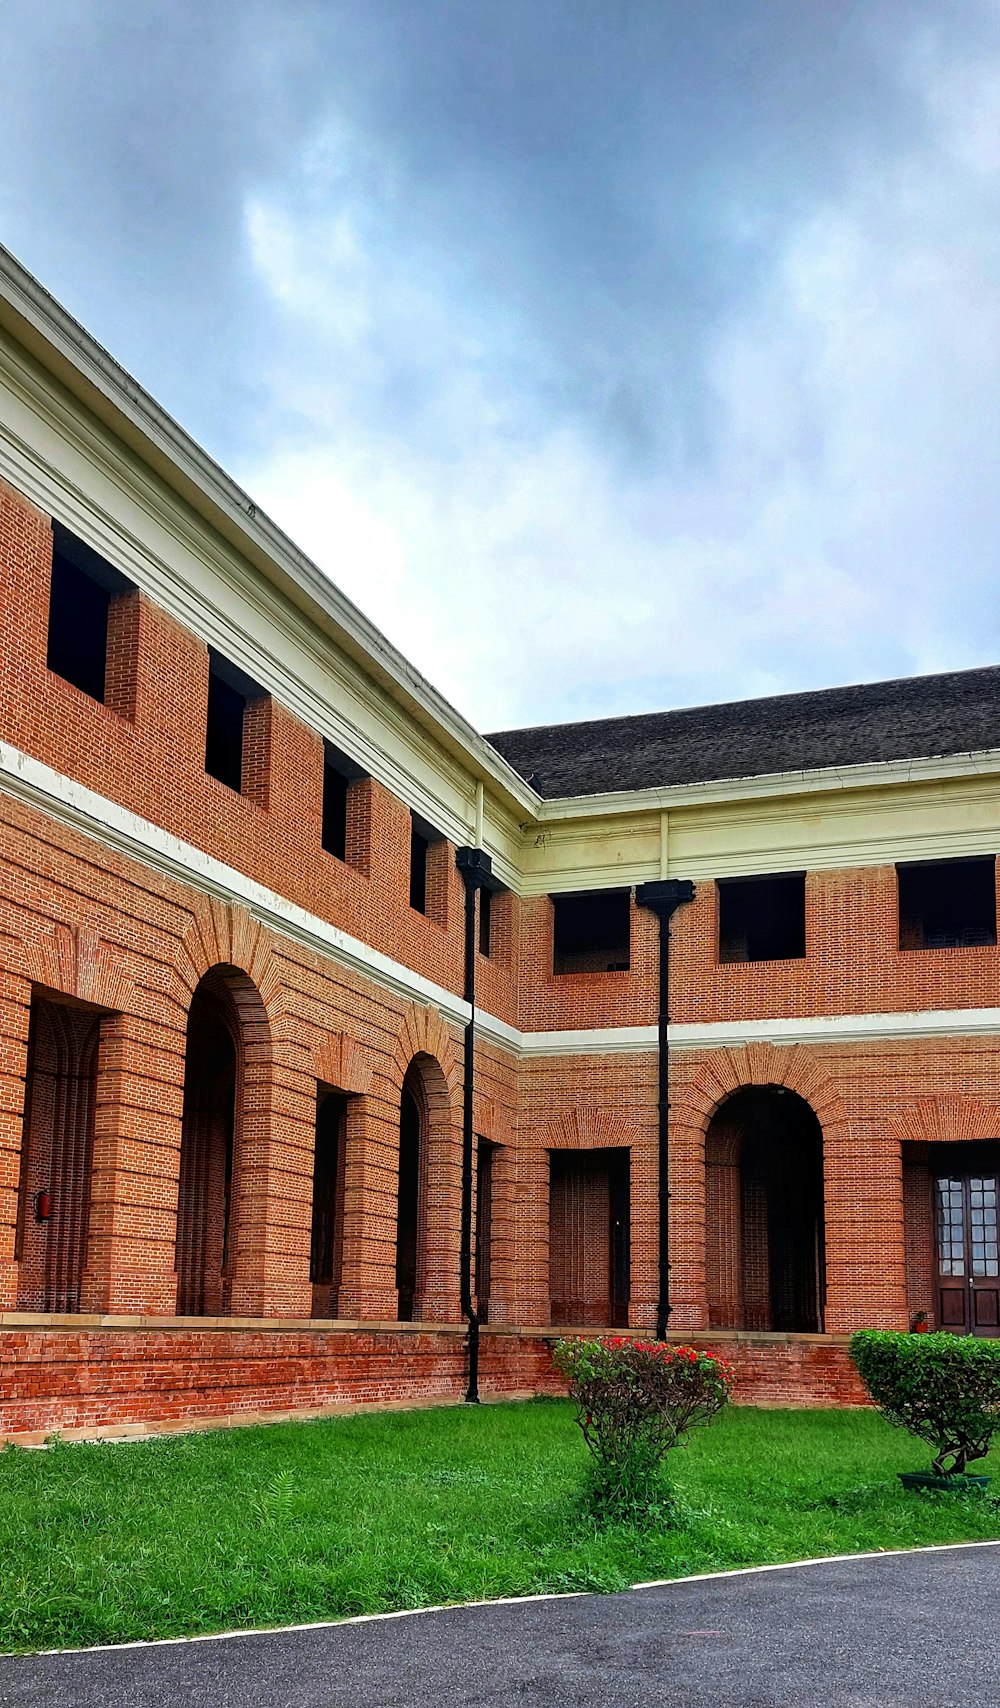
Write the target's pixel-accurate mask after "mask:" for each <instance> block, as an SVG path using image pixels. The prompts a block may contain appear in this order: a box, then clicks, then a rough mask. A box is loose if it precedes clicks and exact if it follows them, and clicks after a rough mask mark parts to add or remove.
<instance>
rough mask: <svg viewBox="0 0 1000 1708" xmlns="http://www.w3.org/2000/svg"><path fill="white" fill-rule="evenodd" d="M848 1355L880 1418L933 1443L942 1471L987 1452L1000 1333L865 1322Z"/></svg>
mask: <svg viewBox="0 0 1000 1708" xmlns="http://www.w3.org/2000/svg"><path fill="white" fill-rule="evenodd" d="M851 1357H852V1358H853V1360H854V1363H855V1365H856V1366H857V1369H858V1373H859V1375H860V1377H861V1380H862V1381H863V1382H864V1384H865V1387H866V1388H867V1389H868V1392H869V1394H870V1395H871V1397H872V1399H873V1400H874V1402H875V1404H876V1405H877V1406H878V1409H879V1411H880V1412H881V1413H882V1415H883V1417H886V1418H888V1420H889V1422H890V1423H895V1424H897V1425H898V1426H899V1428H901V1429H908V1430H909V1432H910V1434H911V1435H916V1436H918V1437H919V1438H920V1440H922V1441H929V1442H930V1443H931V1445H932V1447H934V1448H935V1449H936V1452H935V1457H934V1462H933V1469H934V1470H935V1471H936V1472H937V1474H938V1476H942V1477H948V1476H960V1475H961V1474H962V1473H963V1472H964V1470H965V1467H966V1465H967V1464H968V1463H969V1461H970V1460H972V1459H984V1458H985V1457H986V1454H987V1453H988V1452H989V1450H990V1441H991V1440H992V1438H993V1436H994V1435H995V1434H996V1433H997V1432H998V1430H1000V1340H977V1339H976V1338H975V1337H974V1336H972V1335H965V1334H890V1333H888V1332H880V1331H878V1330H875V1329H863V1330H861V1332H860V1333H858V1334H855V1335H853V1336H852V1338H851Z"/></svg>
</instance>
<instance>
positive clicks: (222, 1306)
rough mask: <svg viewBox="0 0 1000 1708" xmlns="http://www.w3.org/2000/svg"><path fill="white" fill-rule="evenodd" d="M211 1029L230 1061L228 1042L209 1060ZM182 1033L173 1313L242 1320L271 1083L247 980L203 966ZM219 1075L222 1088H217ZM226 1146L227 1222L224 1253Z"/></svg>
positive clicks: (242, 973) (269, 1043) (260, 1011)
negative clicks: (256, 1163)
mask: <svg viewBox="0 0 1000 1708" xmlns="http://www.w3.org/2000/svg"><path fill="white" fill-rule="evenodd" d="M200 1002H201V1003H205V1004H207V1005H208V1006H207V1014H206V1013H204V1012H203V1011H202V1024H201V1025H200V1026H194V1027H192V1024H191V1022H192V1019H193V1017H194V1014H195V1011H196V1008H197V1006H198V1004H199V1003H200ZM209 1017H210V1018H209ZM210 1024H214V1025H215V1026H216V1027H217V1028H218V1031H219V1033H220V1035H221V1037H222V1040H223V1044H224V1041H225V1035H226V1034H228V1037H229V1040H230V1043H231V1046H232V1055H231V1057H229V1055H228V1051H229V1045H225V1047H224V1051H223V1054H222V1056H211V1055H209V1056H206V1054H205V1047H206V1046H205V1043H204V1039H205V1036H206V1030H205V1029H206V1028H207V1027H208V1026H209V1025H210ZM185 1035H186V1045H185V1058H184V1116H183V1131H182V1136H181V1148H180V1159H179V1161H180V1183H179V1195H178V1206H177V1228H178V1243H177V1262H178V1306H177V1308H178V1310H179V1311H180V1312H181V1313H182V1314H193V1315H209V1316H215V1315H228V1314H229V1312H230V1311H232V1310H235V1311H236V1312H237V1314H239V1312H240V1307H241V1303H242V1296H243V1294H244V1293H245V1291H246V1272H247V1271H248V1269H249V1265H250V1261H251V1259H252V1257H253V1255H254V1254H253V1252H252V1250H251V1247H252V1243H253V1240H254V1238H255V1237H256V1230H255V1228H254V1226H253V1213H252V1211H250V1213H249V1214H248V1210H249V1206H250V1205H251V1204H252V1203H253V1201H254V1200H255V1198H256V1197H258V1196H259V1193H260V1189H261V1182H260V1180H259V1179H258V1178H256V1177H255V1173H254V1170H253V1168H252V1166H251V1159H252V1158H253V1157H254V1156H259V1155H260V1153H261V1151H262V1150H264V1149H265V1148H266V1144H267V1138H268V1135H269V1131H270V1121H271V1102H272V1089H273V1078H274V1071H273V1069H274V1038H273V1034H272V1027H271V1022H270V1018H269V1015H268V1012H267V1008H266V1006H265V1003H264V999H263V996H262V994H261V992H260V990H259V989H258V987H257V985H256V983H255V981H254V979H253V978H252V976H251V975H250V974H249V973H248V972H247V971H246V970H245V969H244V968H242V967H240V966H237V965H233V964H231V963H226V962H216V963H215V964H214V965H212V966H211V967H209V968H207V969H206V971H205V972H204V973H203V974H202V976H201V977H200V978H199V980H198V982H197V984H196V985H195V987H194V990H193V991H192V993H191V1000H190V1004H189V1005H188V1017H187V1024H186V1028H185ZM227 1064H231V1065H227ZM220 1073H221V1074H222V1078H221V1079H220V1077H219V1076H220ZM234 1076H235V1078H234ZM224 1079H225V1080H228V1088H229V1089H228V1092H227V1091H225V1090H223V1089H222V1084H223V1080H224ZM227 1108H228V1114H227V1113H226V1110H227ZM227 1130H228V1134H229V1138H228V1140H227V1138H226V1132H227ZM227 1145H228V1147H229V1148H230V1150H231V1163H230V1164H229V1182H230V1184H229V1196H228V1202H229V1204H230V1220H229V1238H228V1242H227V1243H226V1245H225V1247H224V1245H223V1229H224V1223H223V1220H222V1205H223V1202H224V1201H225V1187H224V1179H225V1174H226V1163H225V1154H226V1150H227ZM223 1249H225V1250H226V1252H227V1257H226V1261H225V1263H224V1264H222V1263H221V1254H222V1252H223Z"/></svg>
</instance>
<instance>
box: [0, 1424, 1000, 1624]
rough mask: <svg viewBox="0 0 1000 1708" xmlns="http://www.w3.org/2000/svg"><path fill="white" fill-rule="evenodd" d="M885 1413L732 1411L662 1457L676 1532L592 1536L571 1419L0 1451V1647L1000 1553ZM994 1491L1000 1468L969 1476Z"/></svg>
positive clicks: (987, 1511)
mask: <svg viewBox="0 0 1000 1708" xmlns="http://www.w3.org/2000/svg"><path fill="white" fill-rule="evenodd" d="M928 1458H929V1455H928V1453H927V1452H926V1450H925V1449H923V1448H922V1447H921V1446H920V1445H919V1443H917V1442H915V1441H912V1440H909V1439H908V1438H907V1437H906V1436H904V1435H902V1434H899V1433H897V1432H894V1431H893V1430H891V1429H890V1428H889V1427H888V1426H887V1425H886V1424H885V1423H883V1422H882V1420H881V1419H880V1418H879V1417H878V1416H876V1415H875V1414H874V1413H872V1412H849V1411H839V1412H834V1411H827V1412H780V1411H752V1410H742V1409H741V1410H735V1409H734V1410H731V1411H729V1412H728V1413H726V1414H724V1415H723V1416H722V1417H721V1418H720V1419H719V1420H718V1421H717V1422H716V1423H714V1424H713V1425H712V1427H711V1428H710V1429H707V1430H703V1431H701V1432H700V1433H699V1434H698V1435H696V1436H694V1437H693V1438H692V1439H691V1441H690V1443H689V1445H688V1446H687V1447H686V1448H681V1449H679V1450H678V1451H677V1452H675V1453H674V1454H673V1455H672V1463H671V1476H672V1480H673V1483H674V1486H675V1489H676V1492H677V1496H678V1505H679V1513H680V1520H679V1522H678V1523H677V1524H676V1526H675V1527H673V1528H669V1527H666V1528H660V1529H652V1530H648V1531H641V1530H635V1529H630V1528H628V1527H617V1528H612V1529H605V1530H601V1529H599V1528H597V1527H595V1525H594V1524H593V1523H592V1522H591V1521H589V1520H588V1519H587V1518H586V1517H585V1515H584V1514H583V1512H582V1510H581V1504H580V1499H579V1489H580V1485H581V1480H582V1477H583V1473H584V1469H585V1460H586V1455H585V1451H584V1449H583V1445H582V1443H581V1441H580V1438H579V1434H578V1432H577V1430H576V1428H575V1425H574V1423H573V1414H572V1410H571V1408H570V1406H569V1405H568V1403H567V1402H565V1401H555V1400H550V1401H546V1400H533V1401H528V1402H527V1403H522V1404H519V1405H498V1406H484V1407H482V1408H481V1409H473V1408H453V1409H452V1408H449V1409H447V1410H441V1411H420V1412H403V1413H390V1414H381V1415H379V1414H365V1415H362V1416H358V1417H353V1418H337V1419H330V1420H326V1421H322V1422H313V1423H302V1424H277V1425H272V1426H271V1427H266V1428H248V1429H238V1430H233V1431H231V1432H219V1433H214V1434H207V1435H189V1436H179V1437H172V1438H166V1439H163V1440H150V1441H138V1442H129V1443H103V1444H92V1445H88V1444H82V1443H80V1444H74V1445H66V1444H55V1445H53V1446H52V1447H51V1448H50V1449H49V1450H48V1451H47V1452H27V1451H24V1450H20V1449H16V1448H9V1449H8V1450H7V1451H6V1452H4V1453H0V1647H3V1648H5V1649H8V1650H10V1649H34V1648H56V1647H60V1646H74V1645H86V1644H92V1643H107V1642H116V1641H127V1640H129V1639H134V1638H149V1637H166V1636H178V1635H182V1634H185V1633H192V1632H198V1631H214V1630H223V1629H230V1628H233V1627H239V1626H247V1625H280V1624H286V1623H292V1622H295V1621H308V1620H313V1619H332V1618H336V1617H338V1616H343V1615H347V1614H352V1613H372V1612H380V1611H385V1610H388V1609H392V1608H401V1607H419V1606H425V1605H430V1604H434V1603H438V1602H448V1601H464V1600H473V1599H480V1598H489V1597H493V1596H500V1595H516V1594H523V1593H529V1592H531V1591H539V1590H617V1589H623V1588H625V1587H627V1586H628V1585H629V1584H630V1583H633V1582H635V1581H637V1580H641V1579H645V1578H657V1577H674V1576H681V1575H684V1574H686V1573H690V1572H697V1571H708V1570H712V1569H716V1568H725V1567H731V1566H741V1565H752V1564H759V1563H764V1562H770V1561H782V1560H794V1559H803V1558H808V1557H809V1556H811V1555H818V1554H834V1553H849V1552H851V1551H855V1550H863V1549H876V1548H900V1547H910V1546H914V1545H919V1544H921V1543H929V1542H955V1541H965V1540H973V1539H978V1538H997V1537H1000V1502H998V1501H996V1500H995V1499H993V1498H992V1497H989V1496H983V1495H982V1494H975V1495H965V1496H960V1495H952V1494H943V1495H914V1494H908V1493H906V1492H905V1491H904V1490H903V1489H902V1488H901V1486H900V1485H899V1483H898V1482H897V1480H896V1476H895V1473H896V1472H897V1471H898V1470H907V1469H919V1468H922V1467H924V1466H925V1464H926V1462H927V1460H928ZM973 1469H975V1470H977V1471H990V1470H991V1469H992V1471H993V1473H994V1475H997V1476H998V1477H1000V1454H997V1455H994V1460H993V1463H992V1466H991V1464H990V1462H989V1461H985V1462H983V1463H982V1464H981V1465H977V1466H974V1467H973Z"/></svg>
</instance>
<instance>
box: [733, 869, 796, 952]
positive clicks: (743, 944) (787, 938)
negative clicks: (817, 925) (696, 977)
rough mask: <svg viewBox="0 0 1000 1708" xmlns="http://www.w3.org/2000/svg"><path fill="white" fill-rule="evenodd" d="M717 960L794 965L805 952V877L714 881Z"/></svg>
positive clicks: (785, 874) (792, 874) (784, 875)
mask: <svg viewBox="0 0 1000 1708" xmlns="http://www.w3.org/2000/svg"><path fill="white" fill-rule="evenodd" d="M717 883H718V891H719V960H720V961H794V960H801V959H802V957H803V956H804V954H805V952H806V875H805V873H804V872H782V873H779V874H777V875H775V876H774V877H766V878H719V879H718V880H717Z"/></svg>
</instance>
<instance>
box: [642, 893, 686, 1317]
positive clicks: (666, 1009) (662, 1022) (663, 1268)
mask: <svg viewBox="0 0 1000 1708" xmlns="http://www.w3.org/2000/svg"><path fill="white" fill-rule="evenodd" d="M635 899H636V903H637V905H638V906H639V907H648V908H649V910H650V912H651V913H655V914H656V917H657V918H658V920H659V921H660V995H659V1015H658V1017H657V1045H658V1051H659V1093H658V1103H657V1109H658V1135H657V1136H658V1146H657V1151H658V1168H657V1200H658V1205H659V1270H660V1284H659V1294H658V1298H657V1304H656V1338H657V1340H665V1339H666V1337H667V1325H668V1323H669V1321H670V1040H669V1036H668V1033H669V1028H670V921H671V920H672V918H673V916H674V914H675V913H676V912H677V909H678V908H679V907H683V906H684V904H685V903H686V902H689V901H693V900H694V884H693V883H692V882H691V880H690V878H660V879H658V880H657V881H656V882H655V883H649V884H640V885H639V886H638V888H637V889H636V892H635Z"/></svg>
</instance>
